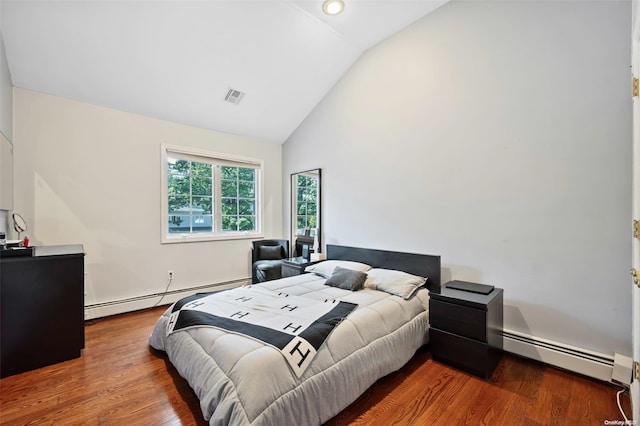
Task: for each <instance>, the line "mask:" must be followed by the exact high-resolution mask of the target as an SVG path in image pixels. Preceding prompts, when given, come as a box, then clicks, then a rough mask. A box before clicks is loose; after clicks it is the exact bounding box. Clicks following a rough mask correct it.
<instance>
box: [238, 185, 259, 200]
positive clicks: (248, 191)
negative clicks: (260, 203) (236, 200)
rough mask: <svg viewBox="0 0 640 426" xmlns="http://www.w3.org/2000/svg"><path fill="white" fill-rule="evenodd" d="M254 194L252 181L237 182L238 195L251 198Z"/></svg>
mask: <svg viewBox="0 0 640 426" xmlns="http://www.w3.org/2000/svg"><path fill="white" fill-rule="evenodd" d="M255 194H256V193H255V185H254V184H253V182H247V181H240V182H238V196H240V197H244V198H253V197H255Z"/></svg>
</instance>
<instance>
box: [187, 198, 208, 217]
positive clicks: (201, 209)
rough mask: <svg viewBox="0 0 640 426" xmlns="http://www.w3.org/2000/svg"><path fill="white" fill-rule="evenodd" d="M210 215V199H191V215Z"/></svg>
mask: <svg viewBox="0 0 640 426" xmlns="http://www.w3.org/2000/svg"><path fill="white" fill-rule="evenodd" d="M211 213H212V210H211V197H193V204H192V206H191V214H193V215H202V214H211Z"/></svg>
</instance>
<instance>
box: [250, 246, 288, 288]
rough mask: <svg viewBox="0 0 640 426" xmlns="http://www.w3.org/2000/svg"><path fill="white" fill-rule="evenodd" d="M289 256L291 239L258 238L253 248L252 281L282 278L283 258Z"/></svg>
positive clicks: (258, 281)
mask: <svg viewBox="0 0 640 426" xmlns="http://www.w3.org/2000/svg"><path fill="white" fill-rule="evenodd" d="M288 257H289V240H257V241H253V247H252V248H251V282H252V283H254V284H255V283H261V282H265V281H271V280H277V279H279V278H282V259H287V258H288Z"/></svg>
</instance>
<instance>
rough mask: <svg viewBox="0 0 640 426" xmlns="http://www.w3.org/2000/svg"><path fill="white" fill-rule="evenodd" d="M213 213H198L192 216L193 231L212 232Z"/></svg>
mask: <svg viewBox="0 0 640 426" xmlns="http://www.w3.org/2000/svg"><path fill="white" fill-rule="evenodd" d="M212 224H213V217H212V216H211V215H196V216H192V217H191V230H192V232H211V231H212V230H213V227H212Z"/></svg>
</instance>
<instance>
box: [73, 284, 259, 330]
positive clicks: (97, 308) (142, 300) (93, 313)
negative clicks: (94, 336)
mask: <svg viewBox="0 0 640 426" xmlns="http://www.w3.org/2000/svg"><path fill="white" fill-rule="evenodd" d="M246 284H251V278H241V279H238V280H232V281H225V282H222V283H211V284H204V285H200V286H195V287H189V288H182V289H177V290H171V291H167V292H166V293H154V294H145V295H142V296H137V297H130V298H127V299H119V300H112V301H109V302H102V303H93V304H90V305H85V307H84V319H85V320H91V319H96V318H102V317H107V316H111V315H117V314H123V313H127V312H133V311H139V310H141V309H148V308H151V307H153V306H155V305H160V304H161V305H168V304H171V303H173V302H175V301H177V300H180V299H182V298H183V297H186V296H190V295H192V294H195V293H201V292H202V293H205V292H208V291H219V290H226V289H229V288H234V287H239V286H241V285H246Z"/></svg>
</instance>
